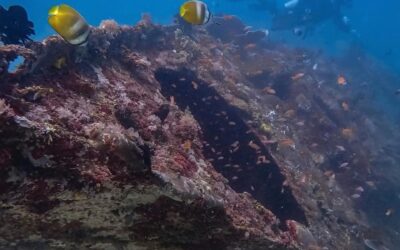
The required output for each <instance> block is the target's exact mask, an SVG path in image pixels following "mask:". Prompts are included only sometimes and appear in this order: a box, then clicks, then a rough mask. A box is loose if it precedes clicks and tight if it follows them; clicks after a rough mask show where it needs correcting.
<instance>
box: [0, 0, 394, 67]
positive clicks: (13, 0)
mask: <svg viewBox="0 0 400 250" xmlns="http://www.w3.org/2000/svg"><path fill="white" fill-rule="evenodd" d="M1 2H2V3H1V4H2V5H3V6H9V5H14V4H20V5H22V6H24V7H25V8H26V9H27V11H28V13H29V16H30V19H31V20H32V21H33V22H34V24H35V30H36V36H35V39H37V40H40V39H43V38H45V37H46V36H48V35H50V34H54V31H53V30H52V29H51V28H50V27H49V25H48V24H47V11H48V9H49V8H50V7H51V6H53V5H55V4H60V3H66V4H69V5H71V6H73V7H74V8H76V9H77V10H78V11H79V12H80V13H81V14H82V15H83V16H84V17H85V18H86V19H87V20H88V22H90V24H92V25H93V26H97V25H98V24H99V23H100V22H101V20H104V19H115V20H116V21H117V22H118V23H121V24H135V23H136V22H137V21H138V20H139V19H140V17H141V14H142V13H150V14H151V15H152V17H153V20H154V21H155V22H157V23H162V24H168V23H171V22H172V20H173V15H174V14H176V13H177V12H178V9H179V6H180V4H181V3H182V2H183V1H182V0H181V1H178V0H168V1H160V0H147V1H127V0H114V1H108V0H97V1H81V0H79V1H78V0H66V1H62V2H59V1H52V0H40V1H39V0H35V1H26V0H5V1H1ZM205 2H207V3H208V5H209V7H210V9H211V12H213V13H227V14H234V15H237V16H239V17H240V18H241V19H242V20H244V21H245V23H246V24H248V25H251V26H253V27H257V28H269V27H270V23H269V21H270V15H269V14H268V13H267V12H264V11H254V10H251V9H249V8H248V7H247V5H248V4H249V3H250V2H252V1H251V0H230V1H229V0H219V1H218V0H213V1H205ZM281 2H282V4H283V3H284V2H285V1H281ZM399 10H400V2H399V1H397V0H385V1H376V0H354V1H353V6H352V8H350V9H346V10H345V11H344V14H346V15H347V16H348V17H349V18H350V20H351V23H352V26H353V27H354V28H355V29H356V30H357V33H358V39H359V40H360V41H361V42H362V44H363V45H364V46H365V48H366V50H367V51H368V52H369V53H370V54H371V55H372V56H374V57H375V58H377V59H378V60H379V61H380V62H382V63H383V64H385V65H386V66H387V67H389V68H391V69H393V70H395V71H397V72H400V48H399V44H400V28H399V24H400V15H399ZM287 33H288V32H274V33H272V34H271V38H275V39H278V40H279V39H281V40H285V41H286V42H289V43H292V44H294V45H296V46H302V47H312V48H323V49H324V51H325V52H327V53H330V54H338V53H341V52H342V51H343V50H345V49H346V47H347V45H348V42H349V41H351V40H352V37H351V36H349V35H345V34H343V33H341V32H340V31H338V30H337V29H336V28H335V27H333V25H331V24H329V23H326V24H323V25H321V26H320V27H319V28H318V30H317V33H318V34H316V35H314V36H312V37H308V38H307V39H305V40H302V39H299V38H297V37H293V36H292V35H291V34H287ZM389 52H390V53H389Z"/></svg>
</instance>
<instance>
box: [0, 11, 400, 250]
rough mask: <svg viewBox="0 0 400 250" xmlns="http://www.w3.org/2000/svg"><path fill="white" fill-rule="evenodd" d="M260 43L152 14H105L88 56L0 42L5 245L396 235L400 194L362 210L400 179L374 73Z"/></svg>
mask: <svg viewBox="0 0 400 250" xmlns="http://www.w3.org/2000/svg"><path fill="white" fill-rule="evenodd" d="M264 38H265V32H263V31H249V30H248V29H246V28H245V25H243V24H242V23H241V22H240V20H238V19H237V18H235V17H231V16H229V17H222V18H221V20H220V24H219V25H210V26H209V27H208V29H207V30H206V29H204V28H196V29H193V30H190V34H188V31H187V27H186V28H182V27H181V26H180V25H179V23H177V24H176V25H173V26H165V27H164V26H160V25H156V24H153V23H152V22H151V19H150V18H149V17H148V16H147V15H146V16H144V17H143V20H142V21H141V22H139V23H138V24H137V25H136V26H133V27H128V26H118V25H117V24H116V23H115V21H112V20H110V21H105V22H103V23H102V24H101V25H100V27H99V28H93V30H92V33H91V36H90V38H89V42H88V45H87V47H86V48H85V49H82V48H76V47H73V46H70V45H68V44H66V43H65V42H64V41H63V40H62V39H61V38H59V37H49V38H47V39H46V40H44V41H43V42H42V43H37V42H36V43H31V44H30V45H29V46H28V47H26V48H25V47H21V46H16V45H8V46H3V47H1V48H0V70H1V71H0V80H1V84H0V136H1V140H0V174H1V176H2V178H0V198H1V199H0V210H1V213H0V221H1V226H0V248H4V249H13V248H16V249H25V248H26V249H206V248H209V249H251V250H252V249H268V248H271V249H362V247H363V244H364V240H365V239H367V238H368V239H370V238H371V237H378V235H379V234H380V233H381V234H382V236H379V237H380V238H379V240H380V241H382V242H384V244H386V245H387V246H388V247H390V246H391V244H392V245H395V244H398V235H396V231H395V228H396V225H399V221H400V219H399V215H398V213H397V214H396V213H390V214H389V213H388V212H387V209H390V208H393V207H395V206H396V205H397V206H398V205H399V204H398V203H399V199H393V200H380V202H381V205H382V206H383V208H379V207H377V206H374V207H369V206H368V205H366V204H367V203H369V202H371V200H374V199H378V198H379V193H380V192H381V191H382V192H383V191H385V190H389V191H388V192H392V191H390V190H396V188H398V184H397V183H399V176H400V175H399V174H398V171H399V170H398V169H397V170H395V167H394V165H395V162H396V160H397V161H398V159H399V155H398V154H396V152H391V151H390V149H393V147H395V146H393V145H396V144H393V145H391V144H389V145H388V142H389V140H388V139H387V138H393V140H391V141H390V143H392V142H393V143H396V142H398V141H399V140H398V139H397V140H396V139H395V138H396V137H395V135H394V134H395V133H394V132H393V131H394V130H393V129H392V127H391V126H390V123H389V122H385V119H381V118H374V117H372V116H369V117H367V116H366V115H365V113H366V111H365V110H364V109H366V107H370V106H368V104H366V102H367V101H365V100H364V99H361V98H357V94H356V93H358V91H356V89H357V86H356V82H359V85H361V84H362V82H365V81H369V80H367V79H360V78H362V77H364V76H360V75H359V74H357V72H356V71H355V69H353V71H351V70H350V69H349V68H348V67H346V66H345V64H344V63H340V61H337V62H332V61H331V60H328V59H326V58H323V57H319V56H317V55H315V54H313V53H312V52H310V51H306V50H290V49H288V48H285V47H283V46H281V45H279V44H273V43H272V42H270V41H265V39H264ZM17 56H23V57H24V58H25V61H24V63H23V64H22V65H21V66H20V67H19V68H18V69H17V70H16V71H15V72H9V70H8V67H9V64H10V62H11V61H12V60H14V59H15V58H16V57H17ZM347 61H348V60H347ZM315 63H318V65H319V66H318V69H317V70H314V69H313V68H314V67H313V64H315ZM359 67H360V68H363V67H364V69H365V68H366V67H369V66H365V65H360V66H359ZM360 70H361V69H360ZM370 72H371V73H370V74H371V75H373V74H374V73H373V72H375V74H376V75H382V71H381V70H380V69H379V68H378V67H377V68H375V69H370ZM339 74H345V75H346V78H347V79H348V81H349V85H350V86H348V87H346V88H347V91H343V88H342V87H343V86H338V85H337V84H336V77H337V75H339ZM387 77H389V78H390V77H391V76H387ZM370 78H371V77H370ZM352 89H353V92H352V93H350V91H349V90H352ZM368 93H370V92H367V93H366V94H368ZM344 101H347V102H348V103H349V105H348V107H347V110H343V108H342V107H343V105H341V103H342V102H344ZM361 107H363V108H361ZM373 110H374V107H371V108H370V112H373ZM378 128H379V129H380V130H383V129H384V130H385V131H386V135H384V136H380V137H379V138H374V136H373V135H372V133H373V131H374V130H376V129H378ZM385 138H386V139H385ZM397 147H398V145H397ZM387 155H389V158H388V157H387ZM379 162H385V168H386V169H390V171H392V172H391V173H392V174H387V173H386V171H385V170H384V169H382V168H383V167H379V168H378V167H377V165H378V163H379ZM374 165H375V166H374ZM355 194H357V195H358V196H355ZM393 195H397V194H395V193H393ZM352 197H353V198H352ZM354 197H357V198H354ZM396 202H397V204H396ZM377 209H383V210H382V211H383V212H382V217H381V218H380V219H382V220H391V225H390V227H389V228H386V230H387V232H384V231H383V230H382V225H381V224H379V223H380V222H379V219H373V218H372V216H370V215H371V214H372V212H376V210H377ZM385 211H386V215H385ZM387 214H389V215H387ZM396 237H397V242H396Z"/></svg>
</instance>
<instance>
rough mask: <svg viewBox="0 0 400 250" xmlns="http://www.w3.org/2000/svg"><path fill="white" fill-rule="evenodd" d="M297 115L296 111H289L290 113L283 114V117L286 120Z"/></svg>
mask: <svg viewBox="0 0 400 250" xmlns="http://www.w3.org/2000/svg"><path fill="white" fill-rule="evenodd" d="M295 114H296V111H294V110H293V109H289V110H288V111H286V112H285V113H284V114H283V116H284V117H286V118H292V117H293V116H294V115H295Z"/></svg>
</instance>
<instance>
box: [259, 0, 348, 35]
mask: <svg viewBox="0 0 400 250" xmlns="http://www.w3.org/2000/svg"><path fill="white" fill-rule="evenodd" d="M289 2H292V3H291V4H290V6H285V7H284V8H277V7H276V0H258V5H259V6H261V5H260V4H263V6H266V7H268V8H265V10H267V11H269V12H270V13H271V14H272V15H273V18H272V27H271V29H272V30H292V31H293V33H294V34H296V35H298V36H302V37H305V36H306V35H307V34H309V33H311V32H312V31H313V29H314V28H315V26H317V25H318V24H320V23H322V22H324V21H327V20H333V22H334V23H335V25H336V26H337V27H338V28H339V29H340V30H342V31H343V32H346V33H348V32H351V31H352V29H351V27H350V24H349V19H348V18H347V17H346V16H344V15H343V14H342V8H343V7H345V6H349V5H350V4H351V2H352V0H297V1H288V2H287V3H289Z"/></svg>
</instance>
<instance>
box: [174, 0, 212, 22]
mask: <svg viewBox="0 0 400 250" xmlns="http://www.w3.org/2000/svg"><path fill="white" fill-rule="evenodd" d="M179 15H180V16H181V17H182V19H183V20H185V21H186V22H188V23H190V24H193V25H202V24H206V23H208V21H210V18H211V14H210V11H209V10H208V8H207V5H206V4H205V3H204V2H202V1H187V2H185V3H184V4H182V5H181V8H180V10H179Z"/></svg>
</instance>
